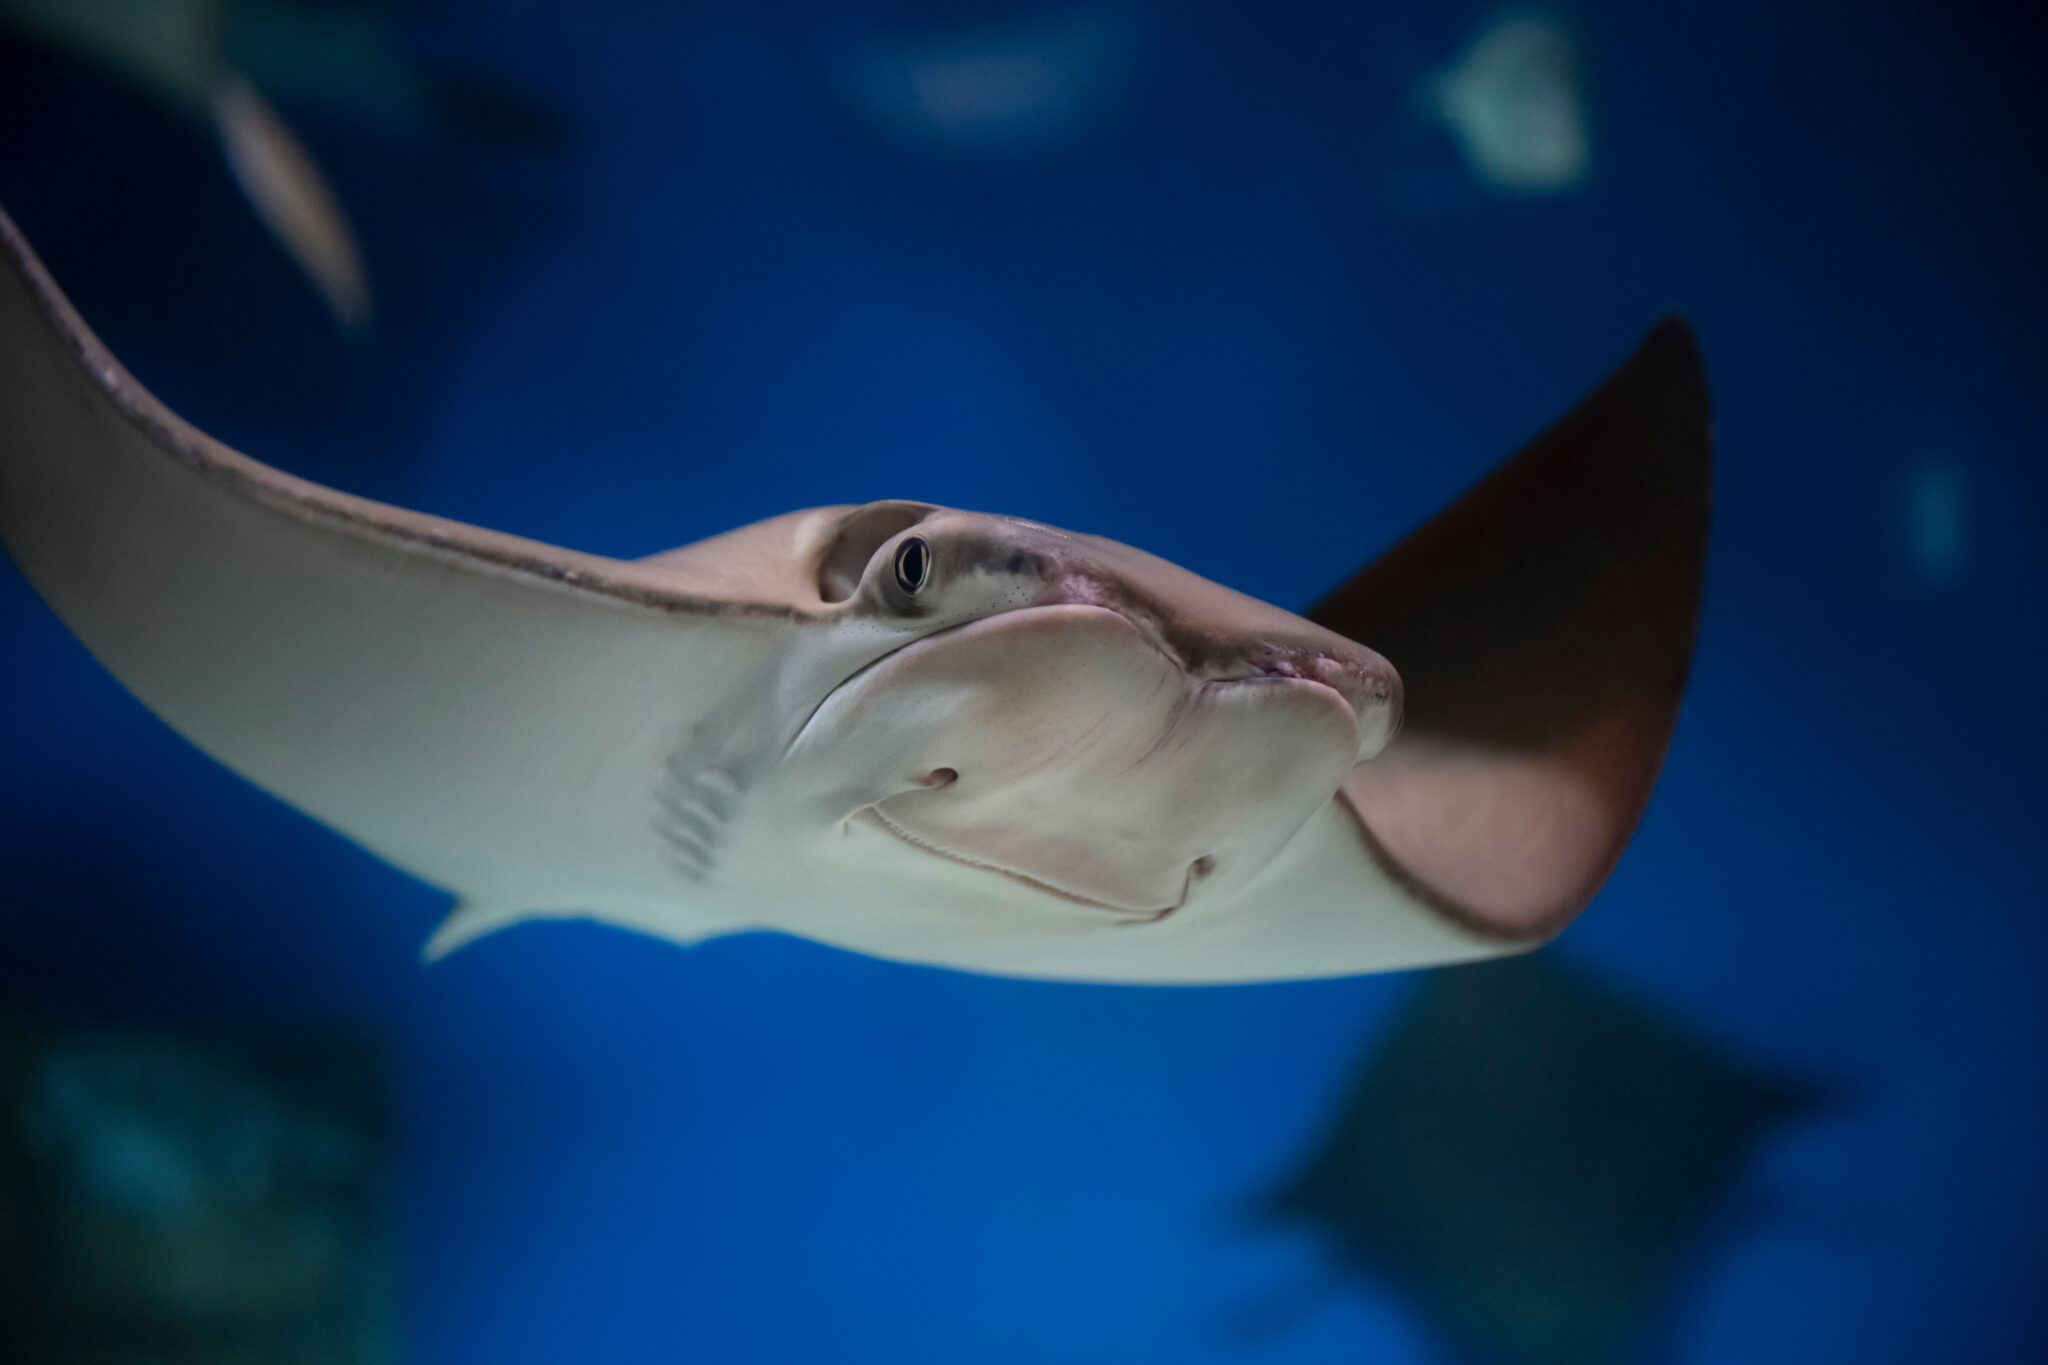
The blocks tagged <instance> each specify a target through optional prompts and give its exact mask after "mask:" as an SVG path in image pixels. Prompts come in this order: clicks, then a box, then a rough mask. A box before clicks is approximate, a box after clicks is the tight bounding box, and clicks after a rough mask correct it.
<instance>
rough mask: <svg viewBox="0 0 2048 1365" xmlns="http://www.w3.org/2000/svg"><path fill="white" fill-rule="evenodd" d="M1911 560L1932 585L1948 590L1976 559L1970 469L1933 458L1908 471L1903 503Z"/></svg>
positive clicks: (1917, 570)
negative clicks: (1972, 550)
mask: <svg viewBox="0 0 2048 1365" xmlns="http://www.w3.org/2000/svg"><path fill="white" fill-rule="evenodd" d="M1900 502H1901V506H1900V512H1901V515H1902V519H1903V521H1904V530H1905V538H1906V553H1907V557H1908V558H1909V559H1910V560H1911V561H1912V565H1913V568H1914V571H1915V572H1917V573H1918V574H1919V575H1920V579H1921V581H1922V582H1924V583H1926V584H1927V585H1928V586H1929V587H1934V588H1946V587H1949V586H1950V585H1951V584H1953V583H1955V581H1956V580H1957V579H1959V578H1961V577H1962V576H1963V569H1964V568H1965V567H1966V566H1967V565H1968V563H1969V559H1970V480H1969V471H1968V470H1967V469H1965V468H1964V467H1963V466H1962V465H1961V464H1958V463H1956V462H1955V461H1953V460H1928V461H1926V462H1924V463H1922V464H1919V465H1916V466H1914V467H1913V469H1912V470H1911V471H1910V472H1908V473H1907V475H1906V482H1905V487H1904V489H1903V490H1902V497H1901V499H1900Z"/></svg>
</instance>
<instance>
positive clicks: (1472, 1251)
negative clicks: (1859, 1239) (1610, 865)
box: [1258, 954, 1819, 1365]
mask: <svg viewBox="0 0 2048 1365" xmlns="http://www.w3.org/2000/svg"><path fill="white" fill-rule="evenodd" d="M1817 1098H1819V1095H1818V1092H1817V1090H1816V1089H1815V1088H1814V1087H1812V1086H1808V1085H1804V1084H1800V1083H1796V1082H1793V1081H1790V1080H1788V1079H1785V1078H1782V1077H1779V1076H1775V1075H1771V1074H1768V1073H1766V1072H1764V1071H1762V1070H1759V1069H1756V1068H1754V1067H1752V1066H1750V1065H1748V1064H1746V1063H1743V1062H1739V1061H1737V1060H1735V1059H1732V1058H1729V1057H1726V1056H1723V1055H1722V1054H1721V1053H1719V1052H1718V1051H1716V1050H1715V1049H1714V1048H1712V1047H1710V1046H1708V1045H1707V1044H1705V1043H1704V1042H1702V1041H1700V1040H1699V1039H1696V1038H1693V1037H1691V1036H1689V1035H1688V1034H1687V1033H1686V1032H1684V1031H1683V1030H1681V1029H1680V1028H1678V1027H1677V1026H1675V1025H1674V1024H1673V1023H1672V1022H1671V1021H1670V1020H1668V1019H1665V1018H1663V1017H1662V1016H1660V1015H1658V1014H1657V1013H1655V1012H1654V1011H1652V1010H1650V1009H1648V1008H1645V1007H1644V1006H1642V1005H1640V1004H1637V1003H1635V1002H1633V1001H1630V1000H1627V999H1624V998H1623V997H1621V996H1619V995H1618V994H1616V993H1615V992H1613V991H1611V990H1609V989H1607V988H1605V987H1603V986H1601V985H1599V984H1598V983H1597V982H1594V981H1592V980H1589V979H1587V978H1585V977H1583V976H1581V975H1579V974H1577V973H1575V972H1571V971H1567V970H1565V969H1564V968H1562V967H1560V966H1558V965H1557V964H1556V963H1555V962H1554V961H1553V960H1552V959H1551V958H1550V956H1548V955H1546V954H1537V955H1535V956H1532V957H1525V958H1518V959H1514V960H1511V961H1506V962H1500V963H1489V964H1486V965H1484V966H1478V967H1464V968H1458V969H1456V970H1454V971H1448V972H1442V973H1439V974H1437V975H1436V976H1434V977H1432V978H1431V979H1430V981H1429V982H1428V983H1427V984H1426V985H1425V986H1424V987H1423V990H1422V994H1421V996H1420V998H1419V999H1418V1000H1417V1001H1416V1002H1415V1004H1414V1005H1413V1006H1411V1007H1410V1009H1409V1011H1408V1013H1407V1014H1406V1015H1405V1016H1404V1017H1403V1018H1402V1019H1401V1020H1400V1021H1399V1022H1398V1023H1397V1024H1396V1025H1395V1027H1394V1029H1393V1031H1392V1033H1391V1034H1390V1035H1389V1036H1388V1037H1387V1039H1386V1041H1385V1042H1384V1043H1383V1044H1382V1045H1381V1046H1380V1047H1379V1048H1378V1049H1377V1050H1376V1051H1375V1052H1374V1053H1373V1054H1372V1056H1371V1057H1370V1058H1369V1059H1368V1060H1367V1062H1366V1063H1365V1065H1364V1067H1363V1068H1362V1069H1361V1070H1360V1072H1359V1074H1358V1076H1357V1078H1356V1080H1355V1081H1354V1082H1353V1084H1352V1087H1351V1089H1350V1093H1349V1094H1347V1095H1346V1096H1345V1097H1344V1098H1343V1100H1342V1101H1341V1102H1340V1106H1339V1112H1338V1114H1337V1116H1336V1119H1335V1122H1334V1123H1333V1125H1332V1127H1331V1130H1330V1132H1329V1134H1328V1135H1327V1136H1326V1137H1325V1138H1324V1139H1323V1142H1322V1143H1321V1145H1320V1146H1319V1147H1318V1148H1317V1149H1316V1150H1315V1151H1314V1152H1313V1153H1312V1154H1311V1155H1309V1157H1308V1158H1307V1159H1306V1160H1305V1161H1304V1162H1303V1163H1302V1164H1301V1166H1300V1168H1299V1169H1298V1170H1296V1171H1295V1172H1294V1173H1293V1174H1292V1175H1290V1176H1288V1177H1287V1178H1286V1179H1285V1180H1284V1181H1283V1182H1281V1184H1280V1186H1279V1188H1278V1189H1277V1190H1276V1191H1274V1192H1273V1193H1272V1194H1270V1195H1268V1196H1266V1197H1265V1198H1264V1199H1263V1200H1262V1201H1261V1203H1260V1206H1259V1211H1260V1213H1261V1215H1262V1216H1263V1218H1264V1219H1266V1220H1277V1221H1285V1222H1296V1223H1301V1224H1305V1225H1307V1226H1308V1227H1309V1228H1311V1229H1313V1230H1314V1231H1315V1232H1317V1233H1318V1234H1320V1236H1321V1238H1322V1240H1323V1241H1324V1243H1325V1244H1326V1245H1327V1246H1328V1247H1329V1249H1330V1251H1331V1252H1332V1253H1333V1254H1334V1256H1335V1258H1336V1259H1337V1261H1338V1262H1339V1263H1340V1264H1342V1265H1343V1266H1345V1267H1348V1268H1350V1269H1352V1270H1355V1271H1359V1272H1363V1273H1365V1274H1368V1275H1371V1276H1373V1277H1375V1278H1378V1279H1381V1280H1384V1281H1386V1282H1389V1283H1391V1284H1392V1285H1394V1286H1395V1287H1396V1288H1398V1289H1400V1290H1401V1291H1403V1292H1404V1293H1405V1294H1406V1295H1407V1296H1408V1297H1409V1298H1411V1299H1412V1300H1413V1301H1414V1302H1415V1304H1416V1305H1417V1307H1419V1308H1420V1309H1421V1310H1422V1312H1423V1314H1424V1315H1425V1316H1426V1317H1427V1318H1428V1319H1430V1320H1431V1321H1433V1322H1434V1324H1435V1325H1436V1327H1437V1328H1438V1330H1439V1331H1440V1332H1441V1333H1442V1334H1443V1335H1444V1336H1445V1337H1446V1338H1447V1340H1448V1341H1449V1343H1450V1344H1451V1345H1452V1347H1453V1348H1454V1350H1455V1351H1456V1352H1457V1354H1458V1356H1459V1358H1462V1359H1468V1360H1476V1361H1486V1362H1490V1363H1491V1365H1597V1363H1598V1362H1605V1361H1611V1360H1613V1359H1615V1358H1616V1357H1617V1355H1618V1354H1619V1353H1621V1352H1623V1351H1625V1350H1626V1349H1627V1348H1628V1347H1629V1345H1630V1344H1631V1343H1632V1342H1634V1341H1636V1340H1638V1339H1639V1338H1640V1337H1641V1335H1642V1333H1643V1331H1644V1330H1645V1328H1646V1326H1647V1325H1648V1323H1649V1322H1650V1320H1651V1318H1652V1316H1653V1315H1654V1312H1655V1310H1656V1308H1657V1306H1658V1304H1659V1303H1660V1301H1661V1300H1662V1299H1663V1297H1664V1296H1665V1293H1666V1291H1667V1289H1668V1288H1669V1285H1670V1282H1671V1280H1672V1278H1673V1276H1674V1274H1675V1273H1676V1272H1677V1270H1678V1269H1679V1267H1680V1264H1681V1262H1682V1259H1683V1257H1684V1256H1685V1255H1686V1253H1687V1252H1688V1251H1689V1250H1692V1249H1694V1248H1696V1247H1697V1245H1698V1243H1699V1240H1700V1237H1701V1234H1702V1230H1703V1228H1704V1227H1705V1226H1706V1225H1707V1224H1708V1222H1709V1220H1710V1216H1711V1214H1712V1213H1713V1211H1714V1210H1715V1208H1716V1206H1717V1205H1721V1204H1723V1203H1724V1202H1725V1201H1726V1199H1727V1197H1728V1195H1729V1194H1730V1192H1731V1191H1732V1190H1734V1189H1735V1187H1736V1185H1737V1181H1738V1178H1739V1176H1740V1174H1741V1172H1742V1170H1743V1168H1744V1166H1745V1165H1746V1164H1747V1163H1748V1161H1749V1160H1750V1159H1751V1158H1752V1156H1753V1155H1754V1154H1755V1152H1756V1151H1757V1149H1758V1148H1759V1147H1760V1146H1761V1144H1762V1143H1763V1142H1764V1140H1765V1139H1766V1137H1767V1136H1768V1135H1769V1133H1770V1132H1771V1130H1772V1129H1773V1128H1775V1127H1776V1126H1778V1125H1779V1124H1782V1123H1784V1122H1786V1121H1788V1120H1791V1119H1793V1118H1795V1117H1797V1116H1798V1115H1799V1114H1801V1113H1802V1112H1804V1111H1806V1110H1808V1109H1810V1108H1811V1106H1812V1105H1813V1104H1814V1102H1815V1100H1816V1099H1817ZM1287 1306H1288V1307H1289V1308H1291V1309H1298V1308H1299V1307H1300V1306H1301V1305H1300V1303H1299V1302H1298V1298H1297V1296H1288V1299H1287ZM1284 1316H1285V1315H1281V1314H1265V1315H1262V1318H1263V1320H1262V1321H1261V1322H1259V1324H1258V1325H1259V1326H1260V1327H1262V1328H1268V1329H1270V1328H1271V1327H1273V1326H1275V1325H1278V1324H1277V1323H1275V1322H1274V1321H1273V1319H1274V1318H1275V1317H1284Z"/></svg>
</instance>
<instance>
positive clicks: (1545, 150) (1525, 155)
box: [1423, 11, 1593, 194]
mask: <svg viewBox="0 0 2048 1365" xmlns="http://www.w3.org/2000/svg"><path fill="white" fill-rule="evenodd" d="M1582 66H1583V63H1582V61H1581V58H1580V53H1579V46H1578V43H1577V41H1576V40H1575V39H1574V38H1573V37H1572V33H1571V30H1570V29H1568V28H1566V27H1565V26H1564V25H1563V24H1561V23H1559V22H1558V21H1556V20H1554V19H1550V18H1546V17H1544V16H1543V15H1541V14H1535V13H1529V12H1520V11H1509V12H1506V13H1503V14H1499V15H1496V16H1495V17H1494V18H1493V19H1492V20H1491V21H1490V22H1489V23H1488V24H1487V25H1486V27H1485V28H1483V29H1482V30H1481V31H1480V33H1479V35H1478V37H1476V38H1475V39H1473V41H1472V45H1471V46H1470V47H1469V48H1467V49H1466V51H1465V55H1464V56H1462V57H1460V58H1459V59H1458V61H1457V63H1456V64H1455V65H1453V66H1452V67H1450V68H1449V69H1448V70H1445V71H1442V72H1439V73H1438V74H1437V75H1436V76H1434V77H1432V78H1431V79H1430V80H1429V81H1428V82H1427V84H1426V85H1425V87H1424V96H1423V99H1424V104H1425V105H1426V106H1427V107H1428V109H1429V110H1430V112H1431V113H1432V114H1433V115H1434V116H1435V117H1436V119H1437V120H1438V121H1440V122H1441V123H1442V124H1443V125H1444V127H1445V128H1447V129H1448V130H1449V131H1450V133H1451V136H1452V137H1453V138H1454V139H1455V140H1456V142H1457V144H1458V150H1459V151H1460V152H1461V153H1462V154H1463V155H1464V158H1465V164H1466V165H1467V167H1469V168H1470V170H1471V172H1472V174H1473V175H1474V176H1476V177H1478V179H1479V180H1480V182H1481V183H1483V184H1485V185H1486V186H1488V187H1489V188H1491V189H1495V190H1499V191H1503V192H1506V193H1510V194H1558V193H1561V192H1563V191H1565V190H1569V189H1571V188H1572V187H1573V186H1575V185H1577V184H1578V183H1579V182H1580V181H1582V180H1584V179H1585V177H1586V174H1587V172H1588V171H1590V170H1591V169H1592V165H1593V147H1592V132H1591V117H1590V113H1589V111H1588V109H1587V102H1586V93H1585V87H1584V82H1583V79H1582Z"/></svg>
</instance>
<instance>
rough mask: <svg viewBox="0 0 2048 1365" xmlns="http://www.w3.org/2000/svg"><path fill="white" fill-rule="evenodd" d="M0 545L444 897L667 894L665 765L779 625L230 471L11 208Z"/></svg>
mask: <svg viewBox="0 0 2048 1365" xmlns="http://www.w3.org/2000/svg"><path fill="white" fill-rule="evenodd" d="M0 540H4V542H5V545H6V548H7V551H8V553H9V554H10V555H11V556H12V557H13V558H14V560H15V562H16V563H17V564H18V565H19V566H20V567H21V569H22V572H23V573H24V574H25V575H26V576H27V577H28V579H29V581H30V582H31V583H32V584H34V586H35V587H36V589H37V591H38V592H40V593H41V594H42V596H43V598H44V599H45V600H46V601H47V602H48V603H49V604H50V606H51V607H52V608H53V609H54V610H55V611H56V613H57V615H58V616H59V617H60V618H62V619H63V621H64V622H65V624H66V625H68V626H69V627H70V628H71V629H72V630H73V631H74V632H75V633H76V634H77V635H78V636H79V638H80V639H81V640H83V641H84V643H85V644H86V646H87V647H88V648H89V649H91V650H92V652H93V653H94V654H95V655H97V656H98V658H99V659H100V661H101V662H102V663H103V664H105V665H106V666H107V668H108V670H109V671H111V672H112V673H113V674H114V675H115V676H116V677H117V678H119V679H120V680H121V681H122V682H123V683H124V684H126V685H127V687H128V688H129V689H130V690H131V691H133V692H134V693H135V694H136V695H137V696H138V697H140V698H141V699H142V701H143V702H145V703H146V704H147V705H148V706H149V707H150V708H151V709H152V710H154V711H155V712H156V713H157V714H158V715H159V716H161V717H162V718H163V719H164V720H166V721H167V722H169V723H170V724H171V725H172V726H173V727H174V728H175V729H177V730H178V731H179V732H180V733H182V734H183V735H184V736H185V737H186V738H188V739H190V740H192V741H193V742H194V743H196V744H198V745H199V746H200V747H201V748H202V749H204V750H206V751H207V752H208V753H210V754H211V755H213V756H214V757H215V758H217V759H219V760H220V761H221V762H223V763H225V764H227V765H228V766H229V767H231V768H233V769H235V770H236V771H237V772H240V773H241V774H242V775H243V776H245V777H248V778H250V779H251V780H253V781H255V782H256V783H258V784H259V785H261V786H263V787H264V788H266V789H268V790H269V791H271V792H272V793H274V794H275V795H277V796H280V797H282V798H284V799H285V800H287V801H290V802H291V803H292V804H294V805H296V806H298V807H299V808H300V809H302V810H304V811H306V812H308V813H309V814H311V815H313V816H314V817H316V818H318V819H320V820H322V821H324V822H326V823H327V824H329V825H331V826H333V827H334V828H336V829H338V830H340V831H341V832H343V833H344V834H347V835H349V836H350V837H352V838H354V839H356V840H357V841H358V842H360V843H362V844H364V845H365V846H367V847H369V848H370V849H371V850H372V851H374V852H376V853H378V854H381V855H382V856H384V857H385V858H387V859H389V860H390V861H392V862H394V863H397V864H398V865H399V866H401V867H403V868H405V869H406V870H408V871H410V872H413V873H415V874H417V875H418V876H420V877H422V878H424V879H425V880H427V881H429V882H432V883H434V884H436V885H438V886H441V887H444V888H446V889H448V890H451V891H454V892H456V893H458V894H471V895H474V894H476V893H478V892H479V891H480V890H481V891H485V892H496V891H497V890H498V889H500V888H516V890H515V891H514V892H513V893H512V894H513V895H515V896H524V897H533V898H537V899H547V900H553V899H556V897H554V896H553V894H552V893H553V892H554V891H555V890H556V889H558V888H562V887H565V886H566V887H579V888H582V887H590V886H599V887H603V888H605V889H606V890H607V891H608V892H609V893H614V894H620V895H630V894H634V893H636V891H640V890H645V891H648V893H649V894H653V893H654V892H656V891H659V890H661V889H664V888H668V887H669V886H671V884H672V883H674V881H675V877H674V874H673V873H672V872H670V873H666V874H664V873H663V871H662V870H661V869H660V868H659V866H658V864H657V859H656V841H655V839H654V836H653V833H652V831H651V830H650V828H649V819H650V811H651V809H652V806H653V802H654V799H655V795H656V792H657V788H658V786H659V783H660V781H661V780H662V776H663V766H662V765H663V760H664V758H665V757H666V756H667V755H668V754H670V753H672V752H673V751H674V747H675V745H676V743H677V741H678V739H679V738H680V737H681V736H683V735H685V734H687V733H688V732H689V731H690V729H691V727H692V726H694V725H696V724H698V723H699V722H700V721H701V720H702V718H703V717H704V716H705V715H706V714H707V713H709V711H710V710H711V709H712V708H713V707H714V706H716V705H718V704H719V703H720V701H721V699H728V700H729V699H731V698H734V697H740V698H742V699H744V698H745V697H746V696H747V695H748V689H749V688H753V689H756V690H758V684H759V679H760V678H761V677H762V676H764V675H765V674H766V673H768V672H771V671H772V668H773V661H774V660H775V659H776V658H777V657H778V656H779V651H781V650H782V649H784V648H785V647H786V645H787V643H788V632H789V631H790V630H791V629H793V628H794V627H793V618H794V615H795V613H796V607H795V606H793V605H792V604H790V603H787V602H777V601H773V600H763V599H759V598H757V599H754V600H745V599H743V598H740V597H736V596H734V595H733V594H731V593H729V592H725V591H723V590H720V591H718V592H715V593H696V592H693V591H692V590H691V589H692V582H691V579H690V576H689V574H688V573H687V572H685V571H684V570H682V569H679V568H677V567H674V566H668V567H663V566H659V565H656V566H641V565H635V564H630V563H624V562H621V561H618V560H611V559H604V558H601V557H599V556H595V555H585V554H578V553H576V552H574V551H570V550H563V549H559V548H557V547H554V546H550V545H544V544H540V543H538V542H535V541H530V540H523V539H520V538H519V537H516V536H508V535H501V534H498V533H496V532H492V531H486V530H481V529H479V528H476V527H472V526H465V525H462V524H461V523H458V522H453V521H448V520H444V519H442V518H439V517H432V516H426V515H423V514H421V513H416V512H410V511H406V510H404V509H401V508H395V507H387V506H384V505H381V504H378V503H374V502H370V501H367V500H365V499H362V498H355V497H350V496H348V495H346V494H342V493H337V492H335V491H333V490H331V489H326V488H322V487H319V486H318V485H315V484H311V483H307V482H305V481H304V480H301V479H295V478H292V477H291V476H289V475H286V474H283V473H280V472H279V471H277V470H275V469H271V468H268V467H266V466H264V465H262V464H259V463H257V462H256V461H254V460H251V459H248V458H247V457H245V456H242V455H238V454H236V453H235V452H234V451H231V450H229V449H227V448H226V447H224V446H222V445H220V444H219V443H218V442H216V441H213V440H211V439H209V438H208V437H207V436H205V435H204V434H202V433H200V432H198V431H195V430H194V429H192V428H191V427H190V426H187V425H186V424H185V423H184V422H182V421H180V420H179V419H178V418H177V417H175V416H174V415H172V414H171V413H170V412H169V411H167V410H166V409H165V408H164V407H163V406H162V405H161V404H159V403H158V402H157V401H156V400H155V399H153V398H152V397H150V395H149V394H148V393H147V392H146V391H144V390H143V388H142V387H141V386H140V385H139V384H137V383H136V382H135V380H134V379H133V378H131V377H130V376H129V375H128V374H127V372H126V371H125V370H123V369H122V368H121V366H120V365H119V363H118V362H116V361H115V360H114V358H113V357H112V356H111V355H109V354H108V353H107V351H106V350H105V348H104V347H102V346H101V345H100V343H99V341H98V340H97V339H96V338H95V337H94V336H93V335H92V333H91V332H90V331H88V330H87V329H86V327H85V325H84V323H83V322H81V321H80V320H79V318H78V317H77V315H76V314H75V313H74V312H73V311H72V309H71V307H70V305H69V304H68V303H67V302H66V301H65V300H64V298H63V296H62V295H61V294H59V293H58V291H57V288H56V285H55V284H54V283H52V282H51V280H50V278H49V276H48V275H47V274H46V273H45V272H44V271H43V268H42V266H41V265H40V263H39V262H37V261H36V259H35V258H34V256H33V255H32V254H31V253H30V251H29V249H28V246H27V244H26V243H25V242H24V241H23V240H22V238H21V236H20V234H19V232H18V231H17V230H16V229H15V227H14V225H13V224H12V223H11V222H9V221H8V220H7V219H6V218H5V216H4V215H0ZM747 714H752V713H751V712H749V713H747ZM743 718H744V717H742V719H743ZM734 723H735V724H737V723H738V722H734ZM529 903H531V902H529ZM599 908H603V907H599Z"/></svg>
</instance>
